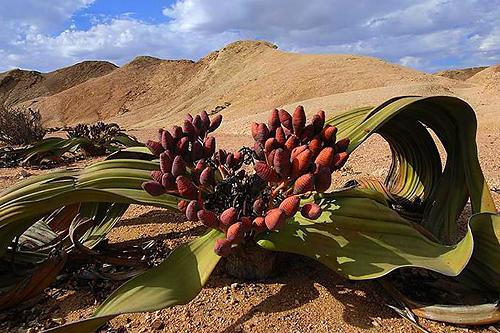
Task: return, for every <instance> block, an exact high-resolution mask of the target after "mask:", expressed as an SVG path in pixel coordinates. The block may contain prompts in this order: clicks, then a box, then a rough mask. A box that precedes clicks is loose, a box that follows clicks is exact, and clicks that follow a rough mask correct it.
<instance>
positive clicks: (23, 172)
mask: <svg viewBox="0 0 500 333" xmlns="http://www.w3.org/2000/svg"><path fill="white" fill-rule="evenodd" d="M31 175H32V174H31V173H29V172H28V171H26V170H24V169H21V171H20V172H19V179H24V178H28V177H29V176H31Z"/></svg>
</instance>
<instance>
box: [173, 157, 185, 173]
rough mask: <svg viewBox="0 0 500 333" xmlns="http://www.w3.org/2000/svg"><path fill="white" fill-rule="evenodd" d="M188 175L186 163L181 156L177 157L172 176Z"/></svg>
mask: <svg viewBox="0 0 500 333" xmlns="http://www.w3.org/2000/svg"><path fill="white" fill-rule="evenodd" d="M185 173H186V162H184V160H183V159H182V157H180V156H176V157H175V158H174V161H173V162H172V175H173V176H174V177H177V176H180V175H184V174H185Z"/></svg>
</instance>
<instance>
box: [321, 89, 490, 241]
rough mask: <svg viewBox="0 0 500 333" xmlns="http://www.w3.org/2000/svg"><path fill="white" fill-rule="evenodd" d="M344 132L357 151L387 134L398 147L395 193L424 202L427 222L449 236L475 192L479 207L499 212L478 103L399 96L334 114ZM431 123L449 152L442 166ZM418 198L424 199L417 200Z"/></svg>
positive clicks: (392, 181)
mask: <svg viewBox="0 0 500 333" xmlns="http://www.w3.org/2000/svg"><path fill="white" fill-rule="evenodd" d="M329 123H331V124H334V125H335V126H337V127H338V128H339V135H338V136H339V137H340V138H344V137H348V138H349V139H350V140H351V143H350V145H349V151H351V152H352V151H354V150H355V149H356V148H357V147H358V146H359V145H361V144H362V143H363V142H364V141H365V140H366V139H367V138H368V137H369V136H370V135H372V134H373V133H379V134H381V135H382V136H383V137H384V138H385V139H386V140H387V141H388V143H389V145H390V146H391V149H392V151H393V164H392V166H391V168H390V172H389V175H388V177H387V186H388V187H389V189H390V190H391V192H392V193H393V194H395V195H396V196H398V197H400V198H403V199H406V200H407V201H408V202H415V201H416V199H417V197H418V199H422V200H424V202H423V211H424V214H423V219H422V225H424V226H425V227H426V228H427V229H428V230H430V231H431V232H433V234H434V235H435V236H436V237H438V238H439V239H442V240H444V241H446V242H450V241H452V240H453V239H455V235H456V231H457V224H456V220H457V217H458V215H459V214H460V212H461V211H462V209H463V207H464V205H465V203H466V201H467V197H468V196H470V199H471V203H472V208H473V212H474V213H479V212H495V211H496V210H495V206H494V203H493V200H492V198H491V194H490V192H489V189H488V186H487V184H486V181H485V179H484V176H483V174H482V172H481V168H480V166H479V161H478V157H477V147H476V143H475V137H476V128H477V122H476V117H475V114H474V111H473V109H472V108H471V107H470V106H469V105H468V104H467V103H466V102H464V101H462V100H460V99H458V98H455V97H449V96H434V97H398V98H394V99H392V100H389V101H387V102H385V103H384V104H382V105H381V106H379V107H377V108H374V109H372V110H368V109H367V108H365V109H357V110H353V111H349V112H347V113H346V114H342V115H340V116H337V117H334V118H332V119H330V120H329ZM421 124H424V125H425V126H427V127H429V128H430V129H431V130H433V131H434V133H436V135H437V137H438V138H439V139H440V140H441V142H442V144H443V146H444V148H445V149H446V153H447V160H446V165H445V169H444V171H443V172H442V171H441V164H440V163H439V162H438V161H439V154H438V151H437V149H436V146H435V144H434V143H433V142H432V140H430V136H429V133H428V132H427V131H423V127H422V125H421ZM417 201H418V200H417Z"/></svg>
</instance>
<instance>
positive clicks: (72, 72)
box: [0, 61, 117, 109]
mask: <svg viewBox="0 0 500 333" xmlns="http://www.w3.org/2000/svg"><path fill="white" fill-rule="evenodd" d="M116 68H117V66H116V65H114V64H112V63H109V62H106V61H84V62H81V63H78V64H75V65H73V66H69V67H65V68H61V69H58V70H56V71H53V72H49V73H40V72H36V71H27V70H21V69H14V70H11V71H8V72H4V73H0V109H2V108H4V109H9V108H10V107H13V106H16V105H18V104H19V103H22V102H25V101H32V102H35V101H36V99H37V98H39V97H44V96H50V95H54V94H56V93H59V92H61V91H63V90H66V89H69V88H71V87H73V86H75V85H78V84H80V83H83V82H85V81H87V80H89V79H91V78H95V77H99V76H102V75H106V74H108V73H110V72H111V71H113V70H114V69H116Z"/></svg>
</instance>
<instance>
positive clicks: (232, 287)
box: [231, 283, 239, 290]
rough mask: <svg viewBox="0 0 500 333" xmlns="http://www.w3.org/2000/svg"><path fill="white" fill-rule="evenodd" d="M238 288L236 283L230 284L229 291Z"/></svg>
mask: <svg viewBox="0 0 500 333" xmlns="http://www.w3.org/2000/svg"><path fill="white" fill-rule="evenodd" d="M238 287H239V285H238V284H237V283H232V284H231V289H233V290H234V289H236V288H238Z"/></svg>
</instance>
